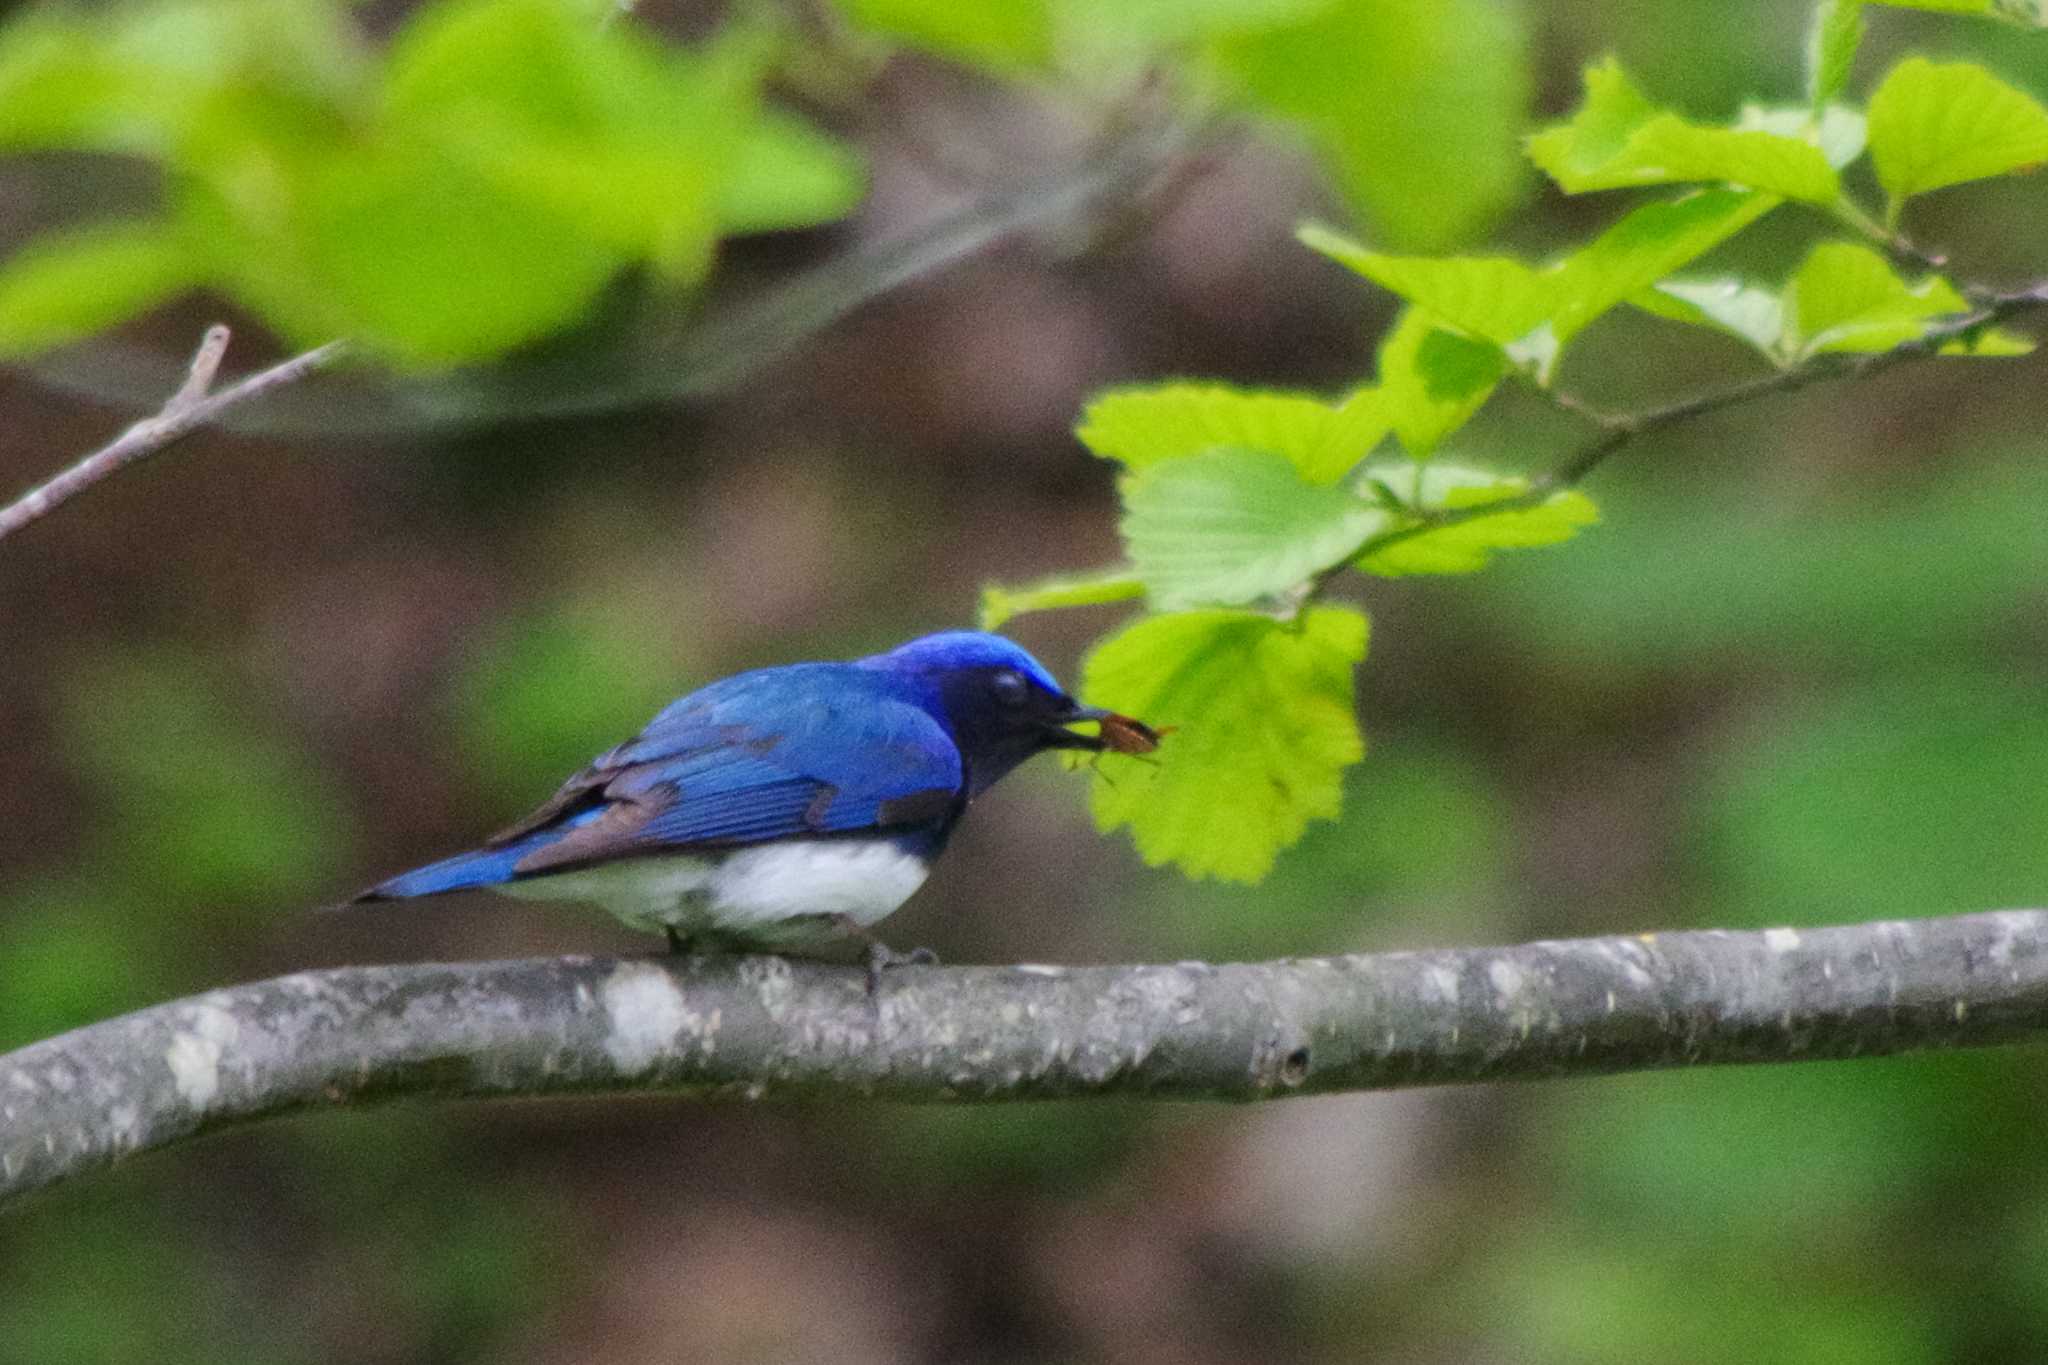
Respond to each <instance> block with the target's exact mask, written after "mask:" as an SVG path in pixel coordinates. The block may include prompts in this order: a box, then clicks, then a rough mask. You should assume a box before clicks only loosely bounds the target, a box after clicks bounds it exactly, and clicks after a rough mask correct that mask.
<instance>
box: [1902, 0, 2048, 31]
mask: <svg viewBox="0 0 2048 1365" xmlns="http://www.w3.org/2000/svg"><path fill="white" fill-rule="evenodd" d="M1871 3H1872V4H1877V5H1890V6H1891V7H1892V8H1894V9H1924V10H1933V11H1935V12H1936V13H1938V14H1974V15H1978V16H1981V17H1982V18H1986V19H2003V20H2005V21H2006V22H2007V23H2013V24H2024V25H2027V26H2029V27H2032V28H2040V27H2042V26H2044V25H2048V6H2044V5H2043V4H2042V3H2041V0H1871Z"/></svg>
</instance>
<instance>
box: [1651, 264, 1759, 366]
mask: <svg viewBox="0 0 2048 1365" xmlns="http://www.w3.org/2000/svg"><path fill="white" fill-rule="evenodd" d="M1631 302H1633V303H1635V304H1636V305H1637V306H1638V307H1641V308H1642V309H1644V310H1645V311H1647V312H1651V313H1655V314H1657V315H1658V316H1659V317H1666V318H1671V319H1673V320H1675V321H1678V322H1685V323H1690V324H1692V325H1694V326H1698V327H1712V328H1714V329H1715V330H1717V331H1722V332H1726V333H1728V335H1730V336H1732V337H1735V338H1737V339H1739V340H1741V341H1745V342H1747V343H1749V344H1750V345H1751V346H1754V347H1755V348H1756V349H1757V350H1759V351H1761V352H1762V353H1763V354H1764V355H1766V356H1768V357H1770V358H1771V360H1772V361H1773V363H1776V364H1784V363H1786V360H1787V357H1786V355H1785V354H1784V352H1783V350H1782V343H1783V342H1784V339H1785V301H1784V300H1783V299H1781V298H1779V297H1778V295H1777V294H1776V293H1775V292H1774V291H1772V290H1770V289H1766V288H1764V287H1763V286H1762V285H1754V284H1745V283H1743V282H1742V281H1741V280H1739V279H1736V278H1735V277H1734V276H1732V275H1721V276H1716V277H1715V278H1713V279H1704V280H1665V281H1663V282H1662V283H1660V284H1659V285H1658V286H1657V287H1656V288H1655V289H1653V290H1650V291H1648V292H1647V293H1644V294H1639V295H1637V296H1636V297H1635V298H1634V299H1632V300H1631Z"/></svg>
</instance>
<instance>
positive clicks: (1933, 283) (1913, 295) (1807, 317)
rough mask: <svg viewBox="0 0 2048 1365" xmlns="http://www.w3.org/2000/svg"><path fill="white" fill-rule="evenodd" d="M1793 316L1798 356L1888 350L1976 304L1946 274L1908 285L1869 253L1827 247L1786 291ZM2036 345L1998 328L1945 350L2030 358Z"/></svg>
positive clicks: (1851, 246)
mask: <svg viewBox="0 0 2048 1365" xmlns="http://www.w3.org/2000/svg"><path fill="white" fill-rule="evenodd" d="M1785 305H1786V311H1787V313H1788V314H1789V315H1791V316H1792V317H1793V318H1794V319H1795V322H1796V329H1795V337H1794V340H1795V342H1796V355H1797V357H1798V358H1802V359H1803V358H1804V357H1806V356H1810V355H1818V354H1821V353H1822V352H1827V351H1888V350H1890V349H1892V348H1893V347H1894V346H1897V345H1900V344H1901V343H1903V342H1907V341H1913V340H1915V339H1917V338H1919V337H1921V336H1924V335H1925V334H1926V332H1927V326H1928V324H1929V323H1930V322H1933V321H1934V320H1936V319H1938V318H1951V317H1955V316H1956V315H1958V314H1962V313H1968V312H1969V311H1970V303H1969V300H1967V299H1965V298H1964V297H1963V296H1962V295H1961V294H1960V293H1958V292H1957V291H1956V289H1955V287H1954V286H1953V285H1951V284H1950V283H1949V282H1948V281H1947V280H1945V279H1943V278H1942V277H1941V276H1939V275H1929V276H1927V277H1926V278H1925V279H1922V280H1920V281H1919V282H1918V283H1914V284H1908V283H1907V282H1906V281H1905V280H1903V279H1901V278H1899V276H1898V275H1897V274H1895V273H1894V272H1893V270H1892V267H1891V264H1890V263H1889V262H1888V261H1886V260H1885V258H1884V257H1883V256H1881V255H1879V254H1878V253H1877V252H1875V251H1873V250H1871V249H1870V248H1869V247H1866V246H1862V245H1860V244H1857V243H1852V242H1823V243H1821V244H1820V245H1819V246H1816V247H1815V248H1814V249H1813V250H1812V252H1810V253H1809V254H1808V255H1807V258H1806V260H1805V262H1804V263H1803V264H1802V265H1801V266H1800V267H1799V270H1798V273H1797V274H1795V275H1794V276H1793V277H1792V279H1791V282H1790V283H1788V284H1787V285H1786V287H1785ZM2032 349H2033V343H2032V342H2031V341H2029V340H2028V339H2027V338H2025V337H2021V336H2018V335H2016V334H2014V333H2011V332H2007V331H2004V330H2003V329H1998V328H1992V329H1988V330H1987V331H1985V332H1984V333H1983V334H1981V335H1980V336H1978V337H1977V338H1976V339H1975V340H1974V341H1971V340H1958V341H1954V342H1951V343H1949V344H1948V345H1946V346H1944V347H1942V353H1943V354H1944V355H1965V354H1967V355H1977V356H2012V355H2025V354H2027V353H2028V352H2029V351H2031V350H2032Z"/></svg>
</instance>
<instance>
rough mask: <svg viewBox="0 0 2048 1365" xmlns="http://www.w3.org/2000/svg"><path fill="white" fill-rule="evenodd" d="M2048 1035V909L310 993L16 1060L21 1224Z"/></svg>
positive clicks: (529, 973) (13, 1056) (147, 1021)
mask: <svg viewBox="0 0 2048 1365" xmlns="http://www.w3.org/2000/svg"><path fill="white" fill-rule="evenodd" d="M2043 1038H2048V910H2010V911H2000V912H1995V913H1989V914H1977V915H1956V916H1949V917H1945V918H1938V919H1921V920H1902V921H1883V922H1878V923H1873V924H1858V925H1850V926H1845V927H1841V928H1831V929H1807V930H1792V929H1772V930H1765V931H1752V932H1726V931H1718V930H1714V931H1705V932H1688V933H1671V934H1642V935H1631V936H1626V937H1613V938H1591V939H1576V940H1567V941H1560V942H1546V943H1528V944H1523V945H1521V946H1519V947H1512V948H1465V949H1455V950H1443V951H1431V952H1406V953H1378V954H1369V955H1362V956H1351V957H1335V958H1311V959H1300V960H1291V961H1282V962H1265V963H1236V964H1225V965H1220V966H1210V965H1207V964H1203V963H1176V964H1173V965H1170V966H1147V967H959V968H944V969H941V968H917V967H910V968H898V969H895V970H893V971H891V972H890V974H889V976H888V978H887V980H886V982H885V983H884V985H883V988H882V992H881V995H880V996H879V997H878V998H876V999H870V998H869V997H868V995H867V992H866V989H865V987H864V985H863V977H862V973H861V972H860V971H859V970H857V969H853V968H846V967H829V966H823V965H820V964H817V963H803V962H786V961H784V960H782V959H779V958H762V957H744V958H731V957H726V958H638V959H631V958H629V959H611V958H585V957H574V958H558V959H543V960H533V961H522V962H478V963H451V964H427V965H415V966H392V967H344V968H338V969H333V970H328V971H317V972H301V973H299V974H297V975H294V976H286V977H279V978H277V979H276V980H272V981H262V982H254V983H251V984H248V985H241V986H231V987H227V988H225V989H222V990H217V991H211V992H208V993H207V994H205V995H201V996H194V997H192V998H191V999H187V1000H179V1001H173V1002H171V1003H169V1004H165V1005H158V1006H155V1007H153V1008H150V1009H145V1010H141V1011H138V1012H137V1013H134V1014H130V1015H126V1016H124V1017H122V1018H119V1019H110V1020H108V1021H106V1022H104V1023H99V1024H93V1025H89V1026H88V1027H85V1028H82V1029H78V1030H76V1031H74V1032H72V1033H67V1034H64V1035H63V1036H61V1037H57V1038H52V1039H50V1040H48V1041H47V1042H42V1043H36V1044H33V1045H31V1046H29V1047H25V1048H23V1049H21V1050H20V1051H18V1052H14V1053H10V1054H7V1055H5V1056H0V1200H4V1199H6V1198H8V1197H10V1196H12V1195H17V1194H21V1193H24V1192H26V1191H28V1190H31V1189H35V1188H37V1187H39V1186H43V1185H48V1184H51V1183H53V1182H55V1181H58V1180H61V1179H64V1178H65V1177H67V1176H71V1175H75V1174H78V1173H79V1172H81V1171H85V1170H89V1169H92V1168H94V1167H97V1166H102V1165H105V1164H107V1163H108V1162H111V1161H113V1160H115V1159H117V1158H119V1157H123V1156H126V1155H128V1154H130V1153H133V1152H139V1151H146V1150H150V1149H153V1148H158V1147H165V1146H169V1145H171V1144H173V1143H177V1142H181V1141H183V1140H185V1139H187V1138H190V1137H192V1136H195V1135H197V1134H199V1133H203V1132H208V1131H211V1130H215V1129H219V1128H225V1127H230V1126H234V1125H237V1124H244V1123H248V1122H251V1121H252V1120H255V1119H258V1118H263V1117H265V1116H268V1115H273V1114H281V1113H288V1112H291V1111H294V1110H300V1109H308V1108H319V1107H324V1106H328V1105H349V1104H363V1103H367V1102H370V1101H373V1100H378V1099H384V1098H388V1097H392V1096H398V1095H421V1096H430V1097H434V1098H440V1099H450V1098H455V1097H459V1096H511V1095H553V1094H570V1093H584V1094H587V1093H620V1092H627V1091H669V1092H682V1093H689V1094H725V1095H736V1096H744V1097H746V1098H749V1099H751V1098H757V1097H759V1096H762V1095H767V1094H813V1095H835V1096H880V1097H886V1098H891V1099H905V1100H948V1101H950V1100H1020V1099H1042V1098H1049V1097H1055V1096H1106V1095H1125V1096H1133V1095H1135V1096H1152V1097H1162V1098H1177V1099H1232V1100H1261V1099H1270V1098H1275V1097H1278V1096H1283V1095H1307V1094H1316V1093H1324V1092H1330V1091H1340V1090H1375V1089H1391V1088H1394V1087H1400V1086H1416V1085H1438V1084H1450V1083H1456V1082H1466V1081H1495V1080H1510V1079H1529V1078H1536V1077H1546V1076H1594V1075H1602V1074H1607V1073H1612V1072H1622V1071H1640V1070H1648V1069H1653V1068H1663V1067H1679V1066H1705V1065H1717V1064H1722V1063H1730V1062H1774V1061H1775V1062H1786V1061H1804V1060H1814V1059H1821V1058H1840V1057H1865V1056H1879V1055H1885V1054H1890V1053H1898V1052H1908V1051H1913V1050H1916V1049H1922V1048H1944V1047H1982V1046H1989V1045H1992V1044H2000V1043H2017V1042H2027V1041H2035V1040H2040V1039H2043Z"/></svg>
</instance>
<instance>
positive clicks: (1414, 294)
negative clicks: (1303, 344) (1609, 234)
mask: <svg viewBox="0 0 2048 1365" xmlns="http://www.w3.org/2000/svg"><path fill="white" fill-rule="evenodd" d="M1295 235H1296V236H1298V237H1299V238H1300V239H1301V241H1302V244H1303V245H1305V246H1307V247H1308V248H1310V249H1311V250H1313V251H1319V252H1321V253H1322V254H1323V255H1325V256H1328V257H1329V258H1330V259H1331V260H1333V261H1335V262H1337V263H1338V264H1339V265H1342V266H1346V267H1348V268H1350V269H1351V270H1354V271H1357V272H1358V273H1359V274H1361V275H1363V276H1365V278H1367V279H1369V280H1371V281H1372V282H1373V283H1374V284H1377V285H1379V286H1380V287H1381V288H1382V289H1386V290H1388V291H1390V292H1392V293H1395V294H1398V295H1400V296H1401V297H1402V298H1404V299H1406V300H1408V301H1409V302H1410V303H1413V304H1415V305H1417V306H1418V307H1420V308H1422V309H1423V310H1424V311H1426V312H1428V313H1429V314H1431V315H1432V316H1433V317H1435V318H1436V319H1438V320H1439V322H1441V323H1448V324H1449V325H1451V326H1452V327H1455V328H1457V329H1458V330H1459V331H1461V332H1465V333H1468V334H1469V335H1471V336H1474V337H1479V338H1482V339H1484V340H1487V341H1491V342H1493V343H1495V344H1496V345H1500V346H1507V345H1510V344H1512V343H1514V342H1516V341H1519V340H1520V339H1521V338H1522V337H1523V336H1525V335H1526V334H1527V333H1528V332H1530V331H1531V330H1532V329H1534V328H1535V327H1536V326H1537V324H1539V323H1541V322H1543V321H1544V320H1545V319H1546V318H1548V317H1549V316H1550V310H1551V307H1552V305H1553V304H1554V302H1555V294H1554V292H1553V289H1552V286H1551V281H1550V280H1549V279H1548V278H1546V276H1545V275H1544V273H1543V272H1541V271H1538V270H1536V269H1534V268H1532V267H1530V266H1527V265H1524V264H1523V263H1522V262H1520V261H1517V260H1513V259H1511V258H1509V257H1505V256H1394V255H1389V254H1388V253H1386V252H1383V251H1374V250H1372V249H1371V248H1370V247H1368V246H1366V245H1364V244H1363V243H1361V242H1358V241H1355V240H1353V239H1352V238H1350V237H1347V236H1345V235H1344V234H1343V233H1341V232H1338V231H1336V230H1334V229H1332V228H1327V227H1323V226H1321V225H1320V224H1316V223H1308V224H1305V225H1303V226H1302V228H1301V229H1300V230H1299V231H1298V232H1297V233H1296V234H1295Z"/></svg>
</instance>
